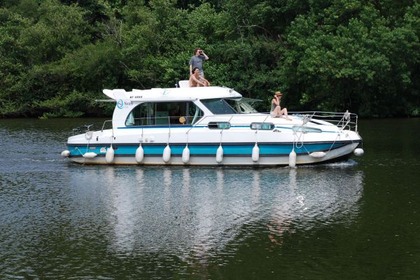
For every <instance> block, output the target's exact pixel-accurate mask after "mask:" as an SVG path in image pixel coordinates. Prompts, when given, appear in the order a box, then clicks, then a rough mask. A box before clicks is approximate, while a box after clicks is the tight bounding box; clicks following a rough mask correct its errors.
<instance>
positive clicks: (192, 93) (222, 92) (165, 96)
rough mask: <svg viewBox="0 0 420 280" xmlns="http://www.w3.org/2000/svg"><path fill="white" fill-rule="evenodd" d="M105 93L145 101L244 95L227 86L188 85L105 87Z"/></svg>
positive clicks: (239, 96) (230, 97)
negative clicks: (147, 87) (173, 86)
mask: <svg viewBox="0 0 420 280" xmlns="http://www.w3.org/2000/svg"><path fill="white" fill-rule="evenodd" d="M103 93H104V94H105V95H106V96H108V97H109V98H111V99H114V100H120V99H121V100H130V101H137V102H145V101H185V100H196V99H215V98H225V99H241V98H242V95H241V94H240V93H238V92H237V91H235V90H234V89H231V88H227V87H219V86H212V87H188V88H152V89H143V90H141V89H133V90H132V91H126V90H124V89H112V90H111V89H104V90H103Z"/></svg>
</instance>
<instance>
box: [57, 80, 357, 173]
mask: <svg viewBox="0 0 420 280" xmlns="http://www.w3.org/2000/svg"><path fill="white" fill-rule="evenodd" d="M104 93H105V94H106V95H107V96H108V97H109V98H111V99H110V100H111V101H115V102H116V106H115V110H114V114H113V118H112V121H109V122H106V123H104V125H103V127H102V129H101V130H98V131H87V132H85V133H82V134H78V135H74V136H71V137H69V139H68V141H67V148H68V149H67V150H65V151H63V152H62V155H63V156H65V157H68V158H69V159H70V160H71V161H73V162H77V163H85V164H142V165H242V166H244V165H246V166H273V165H288V164H289V165H295V164H311V163H319V162H325V161H331V160H335V159H340V158H343V157H347V156H349V155H350V154H351V153H352V152H353V151H357V154H361V153H362V150H361V149H360V148H358V149H356V148H357V147H358V145H359V144H360V143H361V141H362V139H361V137H360V136H359V134H358V131H357V115H355V114H351V113H348V112H345V113H325V112H301V113H296V114H293V115H292V116H290V119H289V118H287V119H286V118H274V117H272V116H271V115H270V114H263V113H255V112H253V113H243V112H241V110H240V112H238V111H237V110H235V109H234V108H242V107H240V106H235V105H233V106H231V105H230V102H235V101H240V100H241V98H242V96H241V94H239V93H238V92H236V91H235V90H233V89H229V88H223V87H206V88H167V89H162V88H155V89H149V90H133V91H129V92H127V91H125V90H104ZM248 107H249V104H248ZM247 111H252V109H249V108H248V109H247ZM107 123H112V128H110V129H104V128H105V126H106V124H107Z"/></svg>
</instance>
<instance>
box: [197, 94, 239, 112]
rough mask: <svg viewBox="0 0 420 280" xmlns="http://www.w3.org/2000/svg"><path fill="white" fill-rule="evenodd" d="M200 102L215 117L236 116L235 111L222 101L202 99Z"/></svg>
mask: <svg viewBox="0 0 420 280" xmlns="http://www.w3.org/2000/svg"><path fill="white" fill-rule="evenodd" d="M201 102H202V103H203V104H204V106H206V107H207V109H209V110H210V111H211V112H212V113H213V114H215V115H222V114H237V112H236V110H235V109H233V108H232V106H230V105H229V104H228V103H227V102H226V100H224V99H220V98H218V99H204V100H201Z"/></svg>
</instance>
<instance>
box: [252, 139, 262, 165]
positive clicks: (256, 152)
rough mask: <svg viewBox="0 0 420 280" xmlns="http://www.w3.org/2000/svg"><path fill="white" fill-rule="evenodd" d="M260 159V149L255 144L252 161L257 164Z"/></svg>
mask: <svg viewBox="0 0 420 280" xmlns="http://www.w3.org/2000/svg"><path fill="white" fill-rule="evenodd" d="M259 159H260V148H259V147H258V144H257V143H255V145H254V148H252V161H254V162H257V161H258V160H259Z"/></svg>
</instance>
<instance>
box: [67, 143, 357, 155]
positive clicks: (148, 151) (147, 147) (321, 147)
mask: <svg viewBox="0 0 420 280" xmlns="http://www.w3.org/2000/svg"><path fill="white" fill-rule="evenodd" d="M351 143H354V142H349V141H346V142H343V141H341V142H334V143H306V144H304V145H302V146H299V147H296V146H295V152H296V154H297V155H299V154H308V153H311V152H319V151H328V150H334V149H337V148H340V147H342V146H345V145H348V144H351ZM254 145H255V143H244V144H234V143H227V144H222V147H223V154H224V155H225V156H229V155H231V156H250V155H251V154H252V149H253V148H254ZM169 146H170V147H171V154H172V155H173V156H177V155H178V156H181V155H182V151H183V150H184V148H185V144H169ZM142 147H143V150H144V154H145V156H161V155H162V154H163V150H164V149H165V147H166V144H150V143H148V144H143V145H142ZM218 147H219V144H188V148H189V150H190V154H191V156H194V155H198V156H214V155H215V154H216V151H217V149H218ZM258 147H259V148H260V156H279V155H288V154H289V153H290V152H291V150H292V148H293V144H292V143H285V144H274V143H273V144H264V143H261V144H258ZM68 148H69V151H70V155H71V156H82V155H83V154H84V153H86V152H95V153H96V154H98V155H105V152H106V149H108V148H109V144H107V145H100V146H96V145H91V146H89V147H87V146H82V145H69V146H68ZM113 148H114V152H115V155H116V156H131V155H134V154H135V153H136V149H137V148H138V145H131V144H114V145H113Z"/></svg>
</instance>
